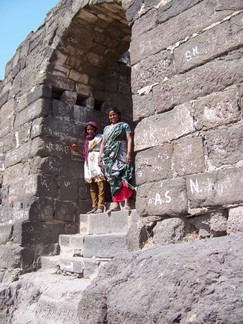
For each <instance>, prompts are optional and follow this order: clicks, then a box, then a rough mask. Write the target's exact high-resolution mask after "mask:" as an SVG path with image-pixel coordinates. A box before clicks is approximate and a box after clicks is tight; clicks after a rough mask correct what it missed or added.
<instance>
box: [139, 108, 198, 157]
mask: <svg viewBox="0 0 243 324" xmlns="http://www.w3.org/2000/svg"><path fill="white" fill-rule="evenodd" d="M190 109H191V107H190V106H189V105H186V104H185V105H180V106H178V107H175V108H174V109H173V110H171V111H168V112H166V113H164V114H160V115H155V116H151V117H148V118H146V119H143V120H142V121H141V122H140V123H139V124H138V125H137V127H136V129H135V137H134V143H135V150H136V151H139V150H142V149H145V148H148V147H151V146H157V145H161V144H163V143H165V142H167V141H171V140H173V139H176V138H178V137H180V136H182V135H186V134H188V133H190V132H192V131H193V130H194V126H193V119H192V116H191V110H190ZM158 134H160V136H158Z"/></svg>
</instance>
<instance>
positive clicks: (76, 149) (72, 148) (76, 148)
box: [68, 144, 83, 157]
mask: <svg viewBox="0 0 243 324" xmlns="http://www.w3.org/2000/svg"><path fill="white" fill-rule="evenodd" d="M68 146H69V147H70V149H71V150H73V151H75V152H78V153H79V154H81V155H82V157H83V152H82V150H81V149H80V148H79V147H78V146H77V145H76V144H70V145H68Z"/></svg>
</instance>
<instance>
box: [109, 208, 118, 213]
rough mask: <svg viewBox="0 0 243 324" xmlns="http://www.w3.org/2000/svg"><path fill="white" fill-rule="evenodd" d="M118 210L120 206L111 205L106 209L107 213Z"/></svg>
mask: <svg viewBox="0 0 243 324" xmlns="http://www.w3.org/2000/svg"><path fill="white" fill-rule="evenodd" d="M120 210H121V208H120V207H112V208H111V209H108V210H107V213H111V212H113V211H120Z"/></svg>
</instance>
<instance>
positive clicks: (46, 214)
mask: <svg viewBox="0 0 243 324" xmlns="http://www.w3.org/2000/svg"><path fill="white" fill-rule="evenodd" d="M53 215H54V201H53V200H51V199H47V198H44V197H39V198H38V199H37V200H36V201H35V202H33V204H32V205H31V207H30V212H29V219H30V221H35V220H39V221H51V220H53Z"/></svg>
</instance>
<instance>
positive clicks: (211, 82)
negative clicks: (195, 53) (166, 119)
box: [153, 51, 243, 113]
mask: <svg viewBox="0 0 243 324" xmlns="http://www.w3.org/2000/svg"><path fill="white" fill-rule="evenodd" d="M242 60H243V59H242V54H241V53H240V51H236V52H232V53H230V54H228V55H226V56H225V57H224V62H225V64H227V69H225V65H224V64H222V58H220V59H216V60H214V61H213V62H209V63H206V64H204V65H202V66H199V67H197V68H195V69H193V70H190V71H188V72H186V73H184V74H183V75H176V76H174V77H172V78H170V79H168V80H165V81H164V82H163V83H161V84H160V85H159V86H154V88H153V95H154V101H155V103H156V111H157V112H158V113H159V112H162V111H165V110H168V109H170V108H171V107H173V106H176V105H179V104H181V103H183V102H188V101H190V100H193V99H197V98H199V97H203V96H206V95H208V94H210V93H212V92H218V91H222V90H224V89H225V88H226V87H229V86H230V85H232V84H234V83H240V82H242V81H243V76H242V73H241V66H242Z"/></svg>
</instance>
